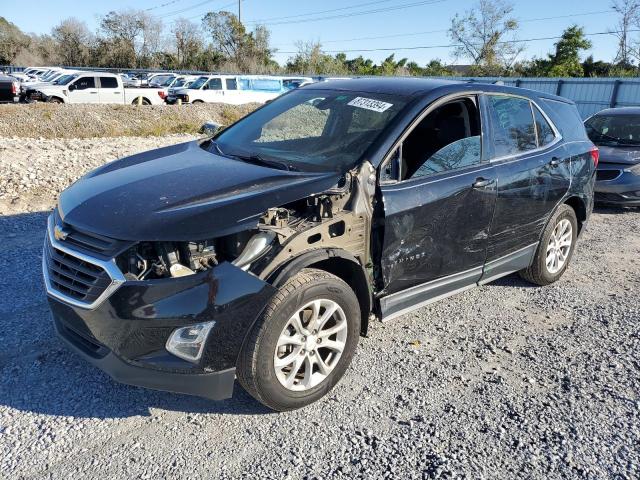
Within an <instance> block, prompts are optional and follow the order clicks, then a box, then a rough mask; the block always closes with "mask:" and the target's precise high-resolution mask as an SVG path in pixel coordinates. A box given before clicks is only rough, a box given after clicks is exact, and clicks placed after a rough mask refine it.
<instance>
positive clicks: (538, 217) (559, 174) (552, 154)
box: [483, 95, 571, 282]
mask: <svg viewBox="0 0 640 480" xmlns="http://www.w3.org/2000/svg"><path fill="white" fill-rule="evenodd" d="M486 105H487V113H488V117H489V118H490V121H491V133H490V138H491V139H492V141H491V142H490V143H491V146H492V148H493V152H492V157H493V159H492V164H493V165H494V166H495V169H496V177H497V180H498V197H497V201H496V209H495V214H494V217H493V222H492V225H491V235H490V239H489V246H488V251H487V266H486V271H485V275H484V276H483V282H485V281H490V280H491V279H493V278H496V277H499V276H501V275H503V274H504V273H507V272H510V271H515V270H518V269H520V268H526V267H528V266H529V264H530V261H531V259H532V257H533V255H534V254H535V249H536V247H537V242H538V241H539V239H540V235H541V233H542V229H543V228H544V226H545V225H546V222H547V220H548V218H549V216H550V215H551V213H552V212H553V211H554V209H555V207H556V206H557V204H558V202H560V201H561V200H562V198H563V197H564V195H565V194H566V192H567V191H568V189H569V185H570V178H571V175H570V167H571V165H570V157H569V155H568V154H567V152H566V149H565V147H564V146H563V144H562V143H561V142H560V134H559V133H558V131H557V129H556V128H555V127H554V126H553V124H552V123H551V122H550V120H548V118H547V117H546V115H544V114H543V113H542V111H541V110H540V109H539V107H538V106H537V105H536V104H535V103H533V102H531V101H530V100H529V99H527V98H522V97H515V96H509V95H487V96H486Z"/></svg>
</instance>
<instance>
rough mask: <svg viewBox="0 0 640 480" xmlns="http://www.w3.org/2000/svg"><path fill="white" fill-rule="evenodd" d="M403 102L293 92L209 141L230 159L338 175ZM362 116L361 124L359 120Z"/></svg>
mask: <svg viewBox="0 0 640 480" xmlns="http://www.w3.org/2000/svg"><path fill="white" fill-rule="evenodd" d="M406 102H407V98H406V97H402V96H396V95H386V94H378V93H365V92H360V93H357V92H338V91H326V90H317V91H316V90H306V89H304V90H294V91H292V92H291V93H289V94H287V95H284V96H282V97H279V98H278V99H276V100H274V101H273V102H271V103H269V104H267V105H265V106H264V107H262V108H261V109H259V110H257V111H255V112H254V113H252V114H251V115H249V116H247V117H245V118H244V119H242V120H240V121H239V122H237V123H236V124H234V125H232V126H231V127H229V128H228V129H226V130H224V131H222V133H220V134H219V135H218V136H217V137H216V138H215V141H216V144H217V146H218V147H220V150H222V151H223V152H224V154H225V155H228V156H232V157H244V158H245V159H246V158H249V157H254V158H255V157H259V158H260V159H265V160H272V161H277V162H280V163H283V164H285V165H287V166H290V167H293V169H295V170H301V171H340V172H343V171H345V170H346V169H348V168H351V167H353V166H354V165H356V164H357V163H358V161H359V160H360V159H361V157H362V156H363V155H364V154H365V152H366V151H367V149H368V148H369V147H370V146H371V144H372V143H373V142H374V141H375V140H376V139H377V138H378V137H379V136H380V134H381V133H382V132H383V130H384V129H385V128H386V127H387V126H388V125H389V124H390V123H391V121H392V120H393V119H394V118H395V117H396V115H398V112H400V111H401V110H402V109H403V108H404V106H405V105H406ZM364 110H366V111H367V112H363V111H364ZM368 112H371V113H370V115H371V116H370V117H368V118H369V119H370V121H369V122H368V123H367V122H364V121H363V118H364V117H363V115H368V114H369V113H368ZM209 148H211V151H212V152H214V151H215V150H214V149H213V148H214V147H213V146H211V147H209Z"/></svg>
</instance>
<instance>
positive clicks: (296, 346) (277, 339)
mask: <svg viewBox="0 0 640 480" xmlns="http://www.w3.org/2000/svg"><path fill="white" fill-rule="evenodd" d="M359 334H360V306H359V303H358V299H357V298H356V295H355V293H354V292H353V290H352V289H351V288H350V287H349V285H347V284H346V283H345V282H344V281H342V280H341V279H339V278H338V277H336V276H335V275H332V274H330V273H327V272H324V271H322V270H316V269H304V270H302V271H301V272H300V273H298V274H297V275H295V276H294V277H292V278H291V279H290V280H288V281H287V282H286V283H285V284H284V285H283V286H282V287H281V288H280V289H279V291H278V293H277V294H276V295H275V296H274V298H273V299H272V300H271V302H270V303H269V304H268V305H267V308H266V309H265V312H264V314H263V315H262V317H261V318H260V319H259V320H258V322H257V324H256V325H255V326H254V328H253V330H252V331H251V333H250V334H249V336H248V338H247V339H246V340H245V344H244V345H243V348H242V352H241V353H240V357H239V360H238V365H237V368H236V374H237V377H238V381H239V382H240V384H241V385H242V386H243V387H244V388H245V390H247V392H249V393H250V394H251V395H252V396H253V397H254V398H255V399H256V400H258V401H259V402H261V403H263V404H264V405H266V406H267V407H269V408H271V409H273V410H277V411H286V410H293V409H296V408H301V407H304V406H306V405H308V404H310V403H312V402H315V401H316V400H318V399H320V398H322V397H323V396H324V395H326V394H327V393H328V392H329V391H330V390H331V389H332V388H333V386H334V385H335V384H336V383H337V382H338V381H339V380H340V378H341V377H342V376H343V375H344V373H345V371H346V370H347V367H348V366H349V364H350V363H351V359H352V357H353V354H354V352H355V349H356V346H357V344H358V337H359Z"/></svg>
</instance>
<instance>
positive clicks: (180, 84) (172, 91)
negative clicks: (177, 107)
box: [165, 75, 199, 103]
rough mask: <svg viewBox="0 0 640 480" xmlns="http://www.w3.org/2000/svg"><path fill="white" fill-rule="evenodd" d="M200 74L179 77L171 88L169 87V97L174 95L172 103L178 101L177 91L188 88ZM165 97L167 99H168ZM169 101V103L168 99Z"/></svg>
mask: <svg viewBox="0 0 640 480" xmlns="http://www.w3.org/2000/svg"><path fill="white" fill-rule="evenodd" d="M198 78H199V77H198V76H195V75H187V76H184V77H180V78H178V79H177V80H176V81H175V82H174V83H173V84H172V85H171V86H170V87H169V88H167V98H166V99H168V98H169V97H172V101H171V102H170V103H176V101H177V96H176V95H177V93H178V91H179V90H184V89H188V88H189V87H190V86H191V85H193V83H194V82H195V81H196V80H198ZM166 99H165V100H166ZM167 103H169V102H168V101H167Z"/></svg>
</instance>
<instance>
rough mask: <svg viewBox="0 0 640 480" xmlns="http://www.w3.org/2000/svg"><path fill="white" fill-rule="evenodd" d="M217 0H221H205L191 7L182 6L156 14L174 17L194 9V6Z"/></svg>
mask: <svg viewBox="0 0 640 480" xmlns="http://www.w3.org/2000/svg"><path fill="white" fill-rule="evenodd" d="M217 1H219V0H205V1H203V2H200V3H196V4H195V5H191V6H190V7H185V8H181V9H179V10H174V11H172V12H167V13H162V14H159V15H156V17H161V18H163V17H172V16H173V15H179V14H181V13H183V12H188V11H189V10H193V9H194V8H198V7H201V6H203V5H206V4H207V3H212V2H217Z"/></svg>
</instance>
